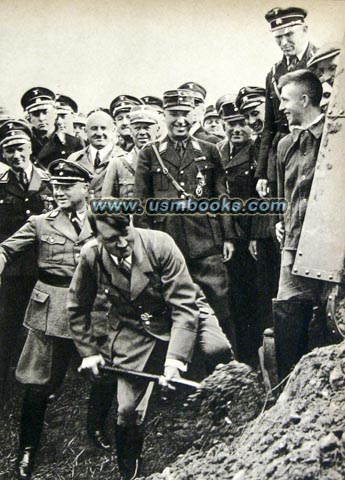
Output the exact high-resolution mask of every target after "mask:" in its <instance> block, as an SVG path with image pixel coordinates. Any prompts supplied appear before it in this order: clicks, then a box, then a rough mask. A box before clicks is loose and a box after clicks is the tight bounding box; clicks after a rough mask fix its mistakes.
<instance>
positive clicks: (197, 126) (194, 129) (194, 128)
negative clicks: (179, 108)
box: [189, 122, 201, 135]
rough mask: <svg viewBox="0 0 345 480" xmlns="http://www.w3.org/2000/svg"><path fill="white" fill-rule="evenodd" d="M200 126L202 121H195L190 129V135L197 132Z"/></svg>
mask: <svg viewBox="0 0 345 480" xmlns="http://www.w3.org/2000/svg"><path fill="white" fill-rule="evenodd" d="M200 127H201V123H200V122H195V123H194V124H193V125H192V128H191V129H190V130H189V133H190V135H194V133H195V132H197V131H198V130H199V128H200Z"/></svg>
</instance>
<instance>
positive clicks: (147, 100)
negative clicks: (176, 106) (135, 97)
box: [141, 95, 167, 138]
mask: <svg viewBox="0 0 345 480" xmlns="http://www.w3.org/2000/svg"><path fill="white" fill-rule="evenodd" d="M141 100H142V101H143V102H144V104H145V105H147V106H149V107H151V108H153V109H154V111H155V112H156V113H158V123H159V130H160V136H161V138H164V137H165V136H166V134H167V131H166V126H165V121H164V110H163V100H162V99H161V98H159V97H153V96H152V95H145V97H141Z"/></svg>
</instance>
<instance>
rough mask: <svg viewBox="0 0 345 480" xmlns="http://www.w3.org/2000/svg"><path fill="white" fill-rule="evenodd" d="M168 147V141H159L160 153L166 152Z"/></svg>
mask: <svg viewBox="0 0 345 480" xmlns="http://www.w3.org/2000/svg"><path fill="white" fill-rule="evenodd" d="M167 148H168V142H159V143H158V151H159V153H164V152H166V150H167Z"/></svg>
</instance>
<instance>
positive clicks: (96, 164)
mask: <svg viewBox="0 0 345 480" xmlns="http://www.w3.org/2000/svg"><path fill="white" fill-rule="evenodd" d="M100 164H101V157H100V156H99V152H97V153H96V156H95V168H96V169H97V168H98V167H99V166H100Z"/></svg>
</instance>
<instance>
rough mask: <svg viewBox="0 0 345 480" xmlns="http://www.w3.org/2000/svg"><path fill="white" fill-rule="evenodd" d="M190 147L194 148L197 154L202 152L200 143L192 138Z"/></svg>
mask: <svg viewBox="0 0 345 480" xmlns="http://www.w3.org/2000/svg"><path fill="white" fill-rule="evenodd" d="M192 147H193V148H194V150H198V151H199V152H202V149H201V147H200V143H199V142H198V140H197V139H196V138H194V137H192Z"/></svg>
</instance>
